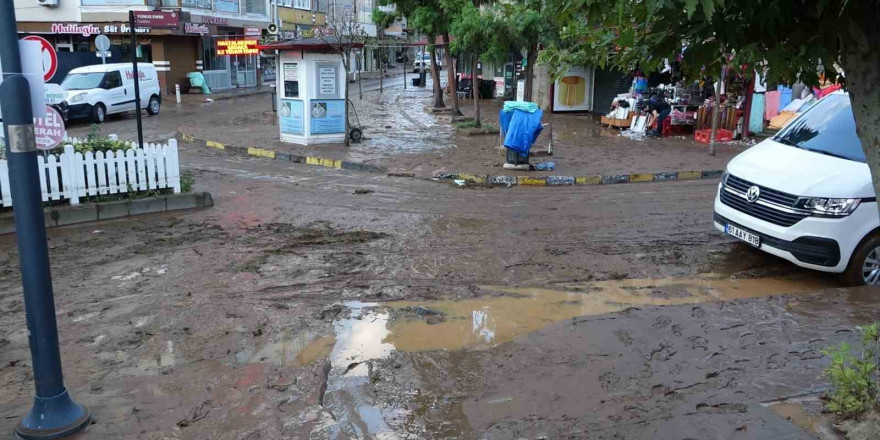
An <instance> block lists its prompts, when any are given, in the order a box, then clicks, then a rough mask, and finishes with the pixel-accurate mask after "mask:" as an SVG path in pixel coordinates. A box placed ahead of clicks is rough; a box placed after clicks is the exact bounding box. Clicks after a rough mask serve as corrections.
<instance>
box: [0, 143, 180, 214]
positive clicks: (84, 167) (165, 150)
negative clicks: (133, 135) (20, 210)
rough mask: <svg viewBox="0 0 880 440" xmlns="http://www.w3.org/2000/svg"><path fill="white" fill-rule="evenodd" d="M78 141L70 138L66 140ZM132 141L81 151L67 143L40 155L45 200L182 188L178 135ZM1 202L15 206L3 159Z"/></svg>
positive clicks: (73, 201) (0, 162) (73, 200)
mask: <svg viewBox="0 0 880 440" xmlns="http://www.w3.org/2000/svg"><path fill="white" fill-rule="evenodd" d="M77 141H78V139H68V140H67V141H66V142H71V143H76V142H77ZM130 145H131V146H132V148H130V149H127V150H120V151H117V152H115V153H114V152H112V151H108V152H106V153H104V152H101V151H97V152H94V153H92V152H86V153H85V154H81V153H77V152H75V151H74V149H73V146H72V145H69V144H68V145H65V146H64V151H63V152H62V153H61V154H59V155H56V154H49V155H46V156H42V155H41V156H38V157H37V164H38V166H39V169H40V187H41V188H42V192H43V201H44V202H47V201H49V200H64V199H67V200H70V204H71V205H78V204H79V199H80V197H90V196H99V195H109V194H121V193H128V192H139V191H150V190H160V189H166V188H170V189H172V190H173V191H174V193H179V192H180V164H179V161H178V157H177V140H176V139H171V140H169V141H168V144H167V145H159V144H145V145H144V148H136V145H135V144H134V143H130ZM0 206H12V192H11V190H10V186H9V165H8V162H7V161H6V160H0Z"/></svg>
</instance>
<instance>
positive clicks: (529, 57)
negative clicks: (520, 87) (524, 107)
mask: <svg viewBox="0 0 880 440" xmlns="http://www.w3.org/2000/svg"><path fill="white" fill-rule="evenodd" d="M537 59H538V42H537V41H535V42H533V43H531V44H529V49H528V52H526V91H525V93H524V95H525V96H523V101H529V102H531V101H532V87H533V84H534V80H535V61H536V60H537Z"/></svg>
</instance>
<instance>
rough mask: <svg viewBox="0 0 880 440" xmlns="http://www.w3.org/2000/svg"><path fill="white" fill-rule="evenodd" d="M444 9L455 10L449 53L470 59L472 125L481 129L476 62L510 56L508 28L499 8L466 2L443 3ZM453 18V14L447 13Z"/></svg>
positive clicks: (464, 0) (456, 0)
mask: <svg viewBox="0 0 880 440" xmlns="http://www.w3.org/2000/svg"><path fill="white" fill-rule="evenodd" d="M444 7H445V8H446V10H447V11H448V12H450V13H452V12H453V11H455V15H454V17H455V18H454V19H453V21H452V25H451V26H450V31H451V33H452V35H454V39H453V40H452V42H451V43H450V46H449V48H450V50H451V51H452V52H453V53H455V54H458V55H459V56H469V57H470V58H471V72H472V73H473V74H474V75H473V76H472V79H473V87H472V89H473V93H472V95H473V97H474V125H475V126H476V127H480V125H481V122H482V121H481V117H480V99H479V92H478V90H479V81H478V79H477V78H476V72H477V63H479V61H480V60H483V61H486V62H491V63H495V64H501V63H503V62H505V61H506V60H507V56H508V55H509V54H510V49H511V39H510V33H509V29H508V28H507V27H505V26H504V22H503V20H502V16H501V14H500V12H499V10H498V9H495V8H489V7H478V6H475V5H474V4H473V3H471V2H470V1H467V0H445V2H444ZM450 15H452V14H450Z"/></svg>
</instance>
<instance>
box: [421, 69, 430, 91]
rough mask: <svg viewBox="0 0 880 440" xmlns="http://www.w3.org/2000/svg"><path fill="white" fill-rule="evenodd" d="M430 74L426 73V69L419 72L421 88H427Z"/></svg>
mask: <svg viewBox="0 0 880 440" xmlns="http://www.w3.org/2000/svg"><path fill="white" fill-rule="evenodd" d="M427 78H428V72H425V71H424V69H423V70H422V71H421V72H419V87H425V84H426V83H427Z"/></svg>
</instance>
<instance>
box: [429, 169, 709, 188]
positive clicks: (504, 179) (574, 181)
mask: <svg viewBox="0 0 880 440" xmlns="http://www.w3.org/2000/svg"><path fill="white" fill-rule="evenodd" d="M723 174H724V170H702V171H665V172H659V173H629V174H610V175H605V176H602V175H598V174H594V175H589V176H505V175H498V176H495V175H476V174H467V173H446V174H443V175H442V176H435V177H434V178H433V179H432V180H452V179H459V180H464V181H467V182H472V183H477V184H486V185H488V186H501V187H511V186H587V185H616V184H622V183H648V182H671V181H676V180H702V179H717V178H720V177H721V176H722V175H723Z"/></svg>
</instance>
